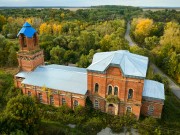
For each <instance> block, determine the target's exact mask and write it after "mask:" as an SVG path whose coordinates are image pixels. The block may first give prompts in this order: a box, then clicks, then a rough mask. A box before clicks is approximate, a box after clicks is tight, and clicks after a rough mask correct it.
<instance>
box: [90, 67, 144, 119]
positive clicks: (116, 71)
mask: <svg viewBox="0 0 180 135" xmlns="http://www.w3.org/2000/svg"><path fill="white" fill-rule="evenodd" d="M87 75H88V76H87V79H88V90H89V95H91V100H92V102H93V103H94V98H95V97H97V95H98V96H99V99H100V98H102V99H103V100H104V101H103V103H101V104H102V106H103V109H101V110H102V111H103V110H107V108H106V107H107V106H106V104H107V103H106V101H105V98H106V97H107V95H108V94H107V93H108V86H109V85H111V86H112V88H114V87H115V86H116V87H118V98H119V99H120V101H121V103H119V104H118V105H117V106H118V114H119V115H123V114H125V113H126V108H127V106H129V107H131V108H132V112H133V113H134V114H135V115H136V116H137V118H139V115H140V108H141V100H142V91H143V85H144V80H142V79H137V78H127V77H125V76H123V74H122V72H121V69H120V68H118V67H109V68H108V69H107V70H106V72H105V73H104V74H103V73H96V72H90V71H88V74H87ZM96 83H98V84H99V91H98V93H95V91H94V90H95V84H96ZM129 89H132V90H133V98H132V99H131V100H128V91H129ZM113 94H114V90H113ZM101 108H102V107H101Z"/></svg>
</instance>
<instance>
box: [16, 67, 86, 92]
mask: <svg viewBox="0 0 180 135" xmlns="http://www.w3.org/2000/svg"><path fill="white" fill-rule="evenodd" d="M16 76H17V77H25V79H24V80H23V81H22V83H23V84H29V85H33V86H39V87H43V86H46V87H47V88H50V89H56V90H62V91H67V92H72V93H77V94H83V95H84V94H86V92H87V71H86V69H84V68H77V67H70V66H63V65H47V66H39V67H37V68H36V69H35V70H34V71H32V72H20V73H18V74H17V75H16Z"/></svg>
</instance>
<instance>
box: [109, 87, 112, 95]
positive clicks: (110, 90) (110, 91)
mask: <svg viewBox="0 0 180 135" xmlns="http://www.w3.org/2000/svg"><path fill="white" fill-rule="evenodd" d="M108 95H112V86H111V85H110V86H108Z"/></svg>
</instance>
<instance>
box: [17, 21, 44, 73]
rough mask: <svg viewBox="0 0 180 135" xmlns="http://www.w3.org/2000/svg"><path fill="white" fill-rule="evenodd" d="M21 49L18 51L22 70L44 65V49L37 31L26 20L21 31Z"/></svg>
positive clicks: (30, 69) (19, 35)
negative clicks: (39, 41)
mask: <svg viewBox="0 0 180 135" xmlns="http://www.w3.org/2000/svg"><path fill="white" fill-rule="evenodd" d="M17 36H18V37H19V44H20V50H19V52H18V53H17V57H18V63H19V68H20V70H21V71H32V70H34V69H35V68H36V67H37V66H39V65H44V55H43V50H40V48H39V44H38V34H37V31H36V30H35V29H34V28H33V27H31V25H30V24H29V23H28V22H26V23H24V25H23V27H22V29H21V30H20V31H19V33H18V35H17Z"/></svg>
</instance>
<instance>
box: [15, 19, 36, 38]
mask: <svg viewBox="0 0 180 135" xmlns="http://www.w3.org/2000/svg"><path fill="white" fill-rule="evenodd" d="M34 33H36V30H35V29H34V28H33V27H31V25H30V24H29V23H28V22H25V23H24V25H23V27H22V28H21V30H20V31H19V33H18V34H17V36H19V35H20V34H24V35H25V36H26V37H28V38H32V37H33V35H34Z"/></svg>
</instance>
